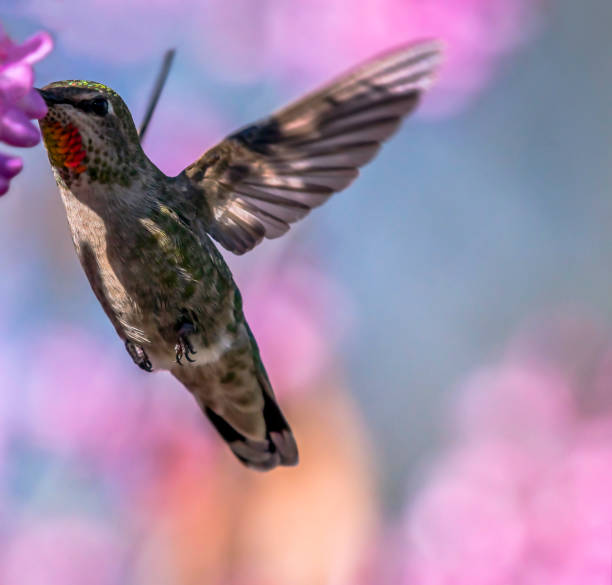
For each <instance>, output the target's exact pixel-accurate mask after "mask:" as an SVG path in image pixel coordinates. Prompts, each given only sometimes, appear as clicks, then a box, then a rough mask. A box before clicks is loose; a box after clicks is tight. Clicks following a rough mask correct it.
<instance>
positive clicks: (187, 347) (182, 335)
mask: <svg viewBox="0 0 612 585" xmlns="http://www.w3.org/2000/svg"><path fill="white" fill-rule="evenodd" d="M193 333H195V327H194V326H193V325H192V324H191V323H183V325H181V328H180V329H179V331H178V343H177V344H176V345H175V346H174V349H175V351H176V363H177V364H178V365H179V366H182V365H183V364H182V362H181V360H182V359H183V358H185V359H186V360H187V361H188V362H192V363H193V362H195V360H194V359H191V357H190V356H192V355H195V354H196V353H197V352H196V350H195V349H194V347H193V344H192V343H191V341H190V339H189V336H190V335H192V334H193Z"/></svg>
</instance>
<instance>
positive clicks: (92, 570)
mask: <svg viewBox="0 0 612 585" xmlns="http://www.w3.org/2000/svg"><path fill="white" fill-rule="evenodd" d="M120 536H121V534H120V533H118V531H116V530H115V531H113V530H111V528H110V527H109V526H105V525H103V524H100V523H99V522H97V521H95V520H93V519H92V518H90V519H88V520H87V521H85V520H83V519H79V518H62V519H49V520H46V521H42V522H36V523H32V522H24V523H23V524H22V525H20V526H19V527H18V528H16V529H15V531H14V533H13V537H12V538H11V539H10V541H8V542H7V543H5V544H3V547H2V552H1V553H0V583H2V584H3V585H42V584H43V583H44V584H45V585H80V584H81V583H84V582H87V583H88V584H90V585H118V584H119V583H122V582H124V572H125V562H126V560H127V558H126V551H125V550H123V549H122V546H121V538H120ZM118 537H119V538H118Z"/></svg>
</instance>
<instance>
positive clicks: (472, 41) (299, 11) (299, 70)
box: [195, 0, 539, 113]
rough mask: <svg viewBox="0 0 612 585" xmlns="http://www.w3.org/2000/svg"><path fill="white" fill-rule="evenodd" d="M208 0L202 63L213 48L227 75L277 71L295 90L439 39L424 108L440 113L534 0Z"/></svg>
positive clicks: (525, 27) (478, 73)
mask: <svg viewBox="0 0 612 585" xmlns="http://www.w3.org/2000/svg"><path fill="white" fill-rule="evenodd" d="M211 4H212V6H211V8H210V9H209V10H208V11H206V12H202V13H200V14H198V13H196V15H195V16H196V17H197V16H200V18H202V21H203V23H204V24H205V25H206V26H207V28H208V34H207V35H205V36H204V39H205V42H207V43H209V45H210V46H211V49H210V50H209V51H204V52H202V55H203V56H206V60H207V63H206V64H207V65H209V64H210V63H211V61H210V59H208V56H209V55H210V54H211V53H212V54H214V55H215V57H216V58H215V59H214V60H213V63H212V64H213V65H217V66H218V67H219V71H220V72H222V73H223V74H225V75H227V76H230V77H234V78H237V79H253V78H256V77H259V76H262V75H264V74H273V75H279V76H281V77H284V78H289V79H290V80H292V81H293V82H294V84H296V85H299V87H300V89H306V88H307V86H309V85H312V84H314V83H320V82H323V81H326V80H327V79H328V78H329V77H330V76H333V75H336V74H338V73H340V72H341V71H343V70H344V69H346V68H347V67H351V66H353V65H355V64H357V63H358V62H359V61H361V60H362V59H366V58H368V57H371V56H373V55H374V54H375V53H377V52H380V51H383V50H386V49H389V48H391V47H393V46H395V45H398V44H401V43H406V42H408V41H411V40H414V39H419V38H424V37H435V38H440V39H442V40H443V41H444V43H445V45H446V65H445V67H444V68H443V71H442V72H441V74H440V78H439V82H438V83H437V84H436V87H435V88H434V90H433V92H432V98H430V99H428V100H427V101H428V102H429V104H430V105H428V106H427V107H428V108H429V109H430V111H435V112H437V113H445V112H449V111H454V110H456V109H457V108H459V107H461V106H462V105H463V104H464V103H465V102H466V101H467V100H468V98H470V97H471V96H472V95H474V94H475V93H477V92H478V91H480V90H481V89H482V88H483V87H484V86H485V85H486V83H487V82H488V81H489V80H490V79H491V77H492V76H493V74H494V72H495V69H496V67H497V62H498V60H499V58H500V57H502V56H503V55H504V54H506V53H508V52H510V51H511V50H512V49H514V48H515V47H516V46H517V45H519V44H520V42H521V41H523V40H524V38H525V37H526V35H527V34H528V33H529V32H531V29H532V28H533V22H534V15H535V13H536V10H537V5H538V4H539V2H535V3H534V2H529V1H527V0H450V1H446V2H440V1H438V0H336V1H334V2H333V3H332V2H328V1H326V0H313V1H311V2H298V1H295V0H294V1H288V2H281V3H278V2H273V1H272V0H262V1H260V2H250V1H249V0H238V1H236V2H225V1H223V0H214V1H213V2H211ZM228 38H231V39H232V42H231V43H228V42H227V39H228ZM436 96H437V97H436ZM431 103H433V106H431Z"/></svg>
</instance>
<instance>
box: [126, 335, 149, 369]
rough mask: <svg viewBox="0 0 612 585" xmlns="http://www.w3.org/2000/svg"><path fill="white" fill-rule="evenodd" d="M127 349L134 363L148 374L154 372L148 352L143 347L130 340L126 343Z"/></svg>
mask: <svg viewBox="0 0 612 585" xmlns="http://www.w3.org/2000/svg"><path fill="white" fill-rule="evenodd" d="M125 349H127V352H128V353H129V354H130V357H131V358H132V359H133V360H134V363H135V364H136V365H137V366H138V367H139V368H142V369H143V370H145V371H146V372H152V371H153V365H152V364H151V361H150V360H149V356H148V355H147V352H146V351H145V350H144V349H143V347H142V345H138V344H137V343H134V342H133V341H130V340H129V339H128V340H127V341H126V342H125Z"/></svg>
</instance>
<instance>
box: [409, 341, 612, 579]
mask: <svg viewBox="0 0 612 585" xmlns="http://www.w3.org/2000/svg"><path fill="white" fill-rule="evenodd" d="M533 349H534V348H533V347H531V348H530V351H529V353H528V354H527V353H522V355H520V356H517V355H512V356H510V357H508V358H507V359H505V360H504V361H503V362H502V363H501V364H499V365H497V366H494V367H490V368H488V369H484V370H482V371H480V372H478V373H477V374H476V375H475V376H474V377H473V378H472V379H471V380H470V381H469V382H468V384H467V385H466V386H465V388H464V389H463V390H462V392H461V394H460V398H459V404H458V406H457V408H456V411H455V415H456V420H457V427H458V433H457V438H456V440H455V441H454V442H453V444H452V446H451V447H450V448H449V449H448V451H447V452H446V453H445V454H444V455H443V456H441V457H440V458H439V459H438V460H437V462H436V463H435V465H434V470H433V471H432V473H431V475H430V476H429V478H428V480H427V481H426V483H425V485H424V486H423V488H422V490H421V491H420V493H419V494H418V495H417V497H416V498H415V499H414V501H413V502H412V504H411V505H410V507H409V510H408V512H407V515H406V529H405V540H404V544H403V547H402V551H403V562H404V563H405V564H404V578H403V581H402V582H403V583H405V584H406V585H408V584H411V585H412V584H414V585H438V584H439V585H442V584H444V583H458V584H462V583H466V584H467V583H469V584H470V585H510V584H514V583H521V584H526V585H531V584H536V583H563V584H564V585H578V584H581V585H584V584H588V585H600V584H601V585H604V584H607V583H609V582H610V575H611V568H610V558H611V556H612V543H611V541H610V527H611V526H612V500H610V493H611V492H612V467H611V466H610V462H611V461H612V411H611V409H610V403H609V399H608V398H607V395H609V390H610V388H611V387H612V377H611V374H612V369H611V368H610V363H611V362H610V357H609V355H605V354H604V356H603V359H602V358H601V357H600V358H599V359H595V360H593V356H592V355H591V356H590V358H587V359H589V362H590V363H589V362H587V364H589V365H587V368H592V363H593V362H594V363H596V364H598V365H597V366H596V369H595V371H594V372H593V371H591V372H590V373H589V374H588V375H587V376H584V371H583V372H582V374H581V375H580V376H579V377H576V376H575V375H574V374H575V372H571V371H568V367H567V364H568V363H569V360H567V359H563V360H562V361H560V360H559V356H557V357H556V358H555V359H553V360H550V359H542V356H541V355H537V352H534V351H533ZM583 349H584V344H583V343H580V344H573V349H572V350H571V351H570V352H568V353H567V355H568V356H572V357H573V358H574V359H575V357H576V356H578V355H580V354H581V352H583ZM598 362H599V363H598ZM582 365H583V366H584V365H585V364H582ZM587 371H588V370H587ZM603 389H605V392H602V390H603ZM593 411H594V412H593Z"/></svg>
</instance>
